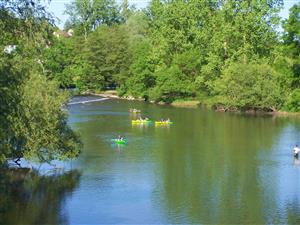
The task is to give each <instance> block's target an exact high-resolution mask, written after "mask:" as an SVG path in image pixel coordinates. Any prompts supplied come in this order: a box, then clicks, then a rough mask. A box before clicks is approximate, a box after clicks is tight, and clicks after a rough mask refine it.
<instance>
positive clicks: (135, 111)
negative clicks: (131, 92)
mask: <svg viewBox="0 0 300 225" xmlns="http://www.w3.org/2000/svg"><path fill="white" fill-rule="evenodd" d="M129 112H131V113H140V112H141V110H138V109H129Z"/></svg>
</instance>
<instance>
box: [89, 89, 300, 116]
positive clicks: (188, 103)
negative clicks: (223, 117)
mask: <svg viewBox="0 0 300 225" xmlns="http://www.w3.org/2000/svg"><path fill="white" fill-rule="evenodd" d="M84 94H88V95H94V96H100V97H103V98H113V99H125V100H135V101H145V99H143V98H135V97H132V96H124V97H121V96H119V95H118V93H117V91H115V90H109V91H104V92H101V93H84ZM149 102H150V103H153V104H159V105H171V106H174V107H181V108H199V107H200V106H204V107H206V106H205V105H203V104H202V103H201V102H200V101H199V100H183V99H182V100H175V101H174V102H172V103H165V102H158V103H155V102H154V101H149ZM206 108H207V107H206ZM215 111H217V112H227V113H228V112H229V113H236V114H245V115H270V116H296V117H300V112H284V111H276V112H266V111H257V110H247V111H238V110H235V111H234V110H220V109H216V110H215Z"/></svg>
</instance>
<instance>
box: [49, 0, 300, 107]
mask: <svg viewBox="0 0 300 225" xmlns="http://www.w3.org/2000/svg"><path fill="white" fill-rule="evenodd" d="M282 7H283V1H282V0H270V1H236V0H226V1H225V0H189V1H182V0H174V1H161V0H152V1H151V2H150V3H149V6H148V7H147V8H146V9H143V10H136V9H134V7H130V6H129V5H128V2H127V0H124V2H123V3H122V5H118V4H117V3H116V2H115V1H114V0H74V1H73V2H72V3H71V4H69V5H68V6H67V10H66V13H67V14H68V15H69V19H68V21H67V22H66V24H65V29H66V30H68V29H70V28H72V29H73V30H74V35H73V36H72V37H71V38H63V37H61V38H58V39H56V40H53V42H52V43H51V47H50V48H48V49H46V51H45V52H44V66H45V69H46V73H47V76H48V78H49V79H55V80H58V81H59V82H60V85H61V86H62V87H71V86H76V87H78V88H79V89H80V90H81V91H92V92H97V91H99V90H105V89H107V88H114V87H116V88H117V90H118V92H119V94H120V95H131V96H134V97H143V98H145V99H148V100H153V101H156V102H159V101H163V102H172V101H174V100H176V99H198V100H200V101H201V102H202V103H204V104H206V105H208V106H212V107H215V108H218V109H223V110H249V109H251V110H263V111H278V110H283V111H294V112H295V111H300V89H299V87H300V18H299V17H300V16H299V15H300V3H298V4H296V5H294V6H293V7H292V8H291V9H290V14H289V18H288V19H286V20H283V21H282V20H281V19H280V17H279V16H278V13H279V11H280V10H281V9H282ZM281 25H282V27H283V31H282V32H279V31H280V30H281V29H280V26H281Z"/></svg>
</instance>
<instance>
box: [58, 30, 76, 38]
mask: <svg viewBox="0 0 300 225" xmlns="http://www.w3.org/2000/svg"><path fill="white" fill-rule="evenodd" d="M73 33H74V30H73V29H69V30H68V31H63V30H57V31H54V32H53V35H54V36H55V37H57V38H60V37H65V38H68V37H72V35H73Z"/></svg>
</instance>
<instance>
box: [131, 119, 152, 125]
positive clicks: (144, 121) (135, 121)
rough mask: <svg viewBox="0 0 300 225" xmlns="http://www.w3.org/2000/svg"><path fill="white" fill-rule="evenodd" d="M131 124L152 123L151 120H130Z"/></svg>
mask: <svg viewBox="0 0 300 225" xmlns="http://www.w3.org/2000/svg"><path fill="white" fill-rule="evenodd" d="M131 123H132V124H148V123H152V121H151V120H131Z"/></svg>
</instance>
